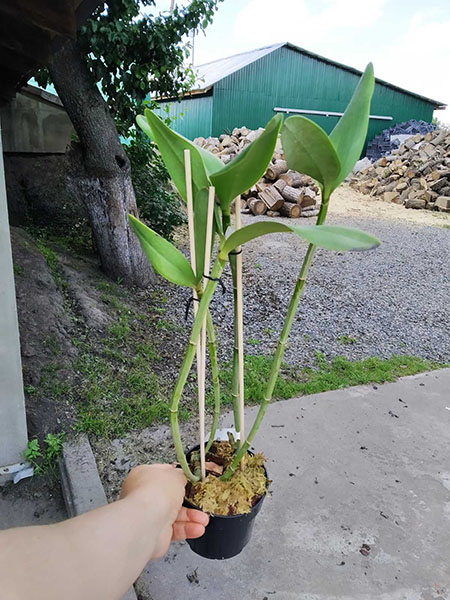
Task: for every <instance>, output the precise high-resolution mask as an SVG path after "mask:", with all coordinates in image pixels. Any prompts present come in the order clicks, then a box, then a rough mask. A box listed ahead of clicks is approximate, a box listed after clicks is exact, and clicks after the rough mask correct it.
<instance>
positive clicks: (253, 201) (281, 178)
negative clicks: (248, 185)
mask: <svg viewBox="0 0 450 600" xmlns="http://www.w3.org/2000/svg"><path fill="white" fill-rule="evenodd" d="M263 131H264V129H262V128H260V129H257V130H256V131H251V130H250V129H247V127H240V128H236V129H233V131H232V133H231V134H229V135H228V134H224V135H221V136H220V137H219V138H212V137H209V138H206V139H205V138H196V139H195V140H194V143H195V144H197V145H198V146H201V147H202V148H205V149H207V150H209V151H210V152H212V153H213V154H217V156H219V157H220V158H221V159H222V161H223V162H225V163H228V162H229V161H230V160H231V159H232V158H234V157H235V156H236V155H237V154H238V153H239V152H240V151H241V150H243V149H244V148H245V147H246V146H247V145H248V144H250V143H251V142H252V141H253V140H255V139H256V138H257V137H258V136H259V135H261V133H262V132H263ZM319 206H320V192H319V188H318V187H317V185H316V183H315V182H314V180H313V179H311V177H308V176H307V175H302V174H301V173H297V172H296V171H291V170H289V169H288V166H287V162H286V161H285V160H284V156H283V149H282V147H281V141H280V140H278V143H277V146H276V148H275V152H274V155H273V158H272V162H271V164H270V165H269V167H268V168H267V171H266V173H265V174H264V177H263V178H262V179H261V180H260V181H259V182H258V183H257V184H256V185H255V186H254V187H252V189H251V190H248V191H247V192H246V193H245V194H242V197H241V211H242V212H243V213H246V214H253V215H255V216H257V215H264V214H265V215H267V216H268V217H280V216H281V217H289V218H291V219H296V218H298V217H315V216H317V215H318V213H319ZM232 209H233V210H234V208H232Z"/></svg>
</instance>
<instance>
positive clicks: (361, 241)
mask: <svg viewBox="0 0 450 600" xmlns="http://www.w3.org/2000/svg"><path fill="white" fill-rule="evenodd" d="M290 228H291V229H292V231H293V232H294V233H296V234H297V235H299V236H300V237H301V238H303V239H304V240H307V241H308V242H310V243H311V244H315V245H316V246H319V247H320V248H326V249H327V250H336V251H338V252H345V251H347V250H371V249H372V248H376V247H377V246H379V245H380V240H379V239H378V238H376V237H374V236H373V235H371V234H370V233H366V232H365V231H361V229H355V228H353V227H339V226H337V225H315V226H312V227H301V226H299V225H290Z"/></svg>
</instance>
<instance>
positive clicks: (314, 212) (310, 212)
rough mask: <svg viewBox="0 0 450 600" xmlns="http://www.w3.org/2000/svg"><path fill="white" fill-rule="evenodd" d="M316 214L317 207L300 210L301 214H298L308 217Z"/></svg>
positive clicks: (317, 212)
mask: <svg viewBox="0 0 450 600" xmlns="http://www.w3.org/2000/svg"><path fill="white" fill-rule="evenodd" d="M318 214H319V209H318V208H313V210H302V214H301V215H300V216H301V217H305V218H308V217H317V215H318Z"/></svg>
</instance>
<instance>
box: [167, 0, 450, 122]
mask: <svg viewBox="0 0 450 600" xmlns="http://www.w3.org/2000/svg"><path fill="white" fill-rule="evenodd" d="M156 5H157V8H158V9H159V10H167V9H168V7H169V5H170V0H157V2H156ZM278 42H291V43H292V44H295V45H296V46H300V47H302V48H305V49H307V50H310V51H311V52H315V53H316V54H321V55H322V56H325V57H327V58H330V59H332V60H335V61H337V62H341V63H344V64H346V65H349V66H352V67H355V68H357V69H360V70H364V67H365V66H366V64H367V63H368V62H370V61H372V62H373V64H374V68H375V75H376V77H379V78H380V79H384V80H385V81H388V82H390V83H393V84H395V85H398V86H400V87H403V88H406V89H408V90H410V91H412V92H416V93H418V94H422V95H424V96H427V97H429V98H433V99H434V100H438V101H440V102H442V103H444V104H450V76H449V65H448V63H449V59H450V2H449V0H427V1H426V2H424V1H423V0H275V1H273V0H224V1H223V2H222V3H220V4H219V9H218V11H217V13H216V15H215V17H214V22H213V24H212V25H210V26H209V27H208V28H207V29H206V31H205V33H200V34H199V35H198V36H197V37H196V38H195V52H194V62H195V64H196V65H200V64H203V63H205V62H210V61H212V60H216V59H219V58H223V57H225V56H231V55H232V54H237V53H239V52H245V51H247V50H253V49H254V48H260V47H261V46H266V45H269V44H275V43H278ZM435 116H436V117H437V118H438V119H439V120H440V121H443V122H445V123H448V124H450V109H447V110H445V111H443V110H439V111H435Z"/></svg>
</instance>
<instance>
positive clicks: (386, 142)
mask: <svg viewBox="0 0 450 600" xmlns="http://www.w3.org/2000/svg"><path fill="white" fill-rule="evenodd" d="M435 129H436V125H433V123H427V122H426V121H417V120H416V119H410V120H409V121H404V122H403V123H397V124H396V125H394V126H393V127H389V129H384V130H383V131H382V132H381V133H379V134H378V135H377V136H375V137H374V138H373V140H372V141H371V142H370V143H369V144H368V146H367V152H366V156H367V158H369V159H370V160H371V162H374V161H375V160H378V159H379V158H381V157H382V156H388V155H389V154H392V152H393V151H394V150H396V149H397V148H400V146H401V145H402V143H403V142H404V141H405V140H406V139H407V138H408V137H411V136H412V135H415V134H416V133H421V134H422V135H425V134H426V133H429V132H431V131H434V130H435Z"/></svg>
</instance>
